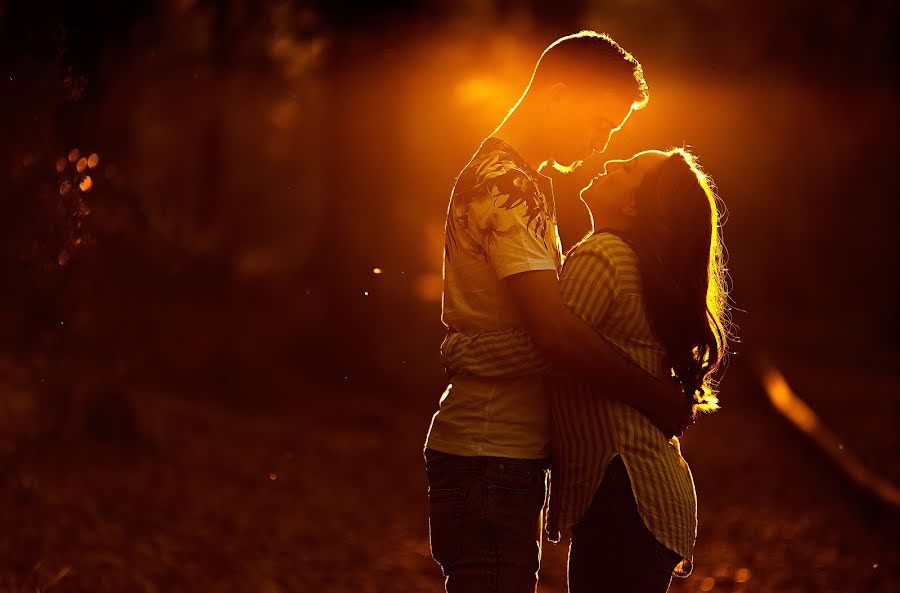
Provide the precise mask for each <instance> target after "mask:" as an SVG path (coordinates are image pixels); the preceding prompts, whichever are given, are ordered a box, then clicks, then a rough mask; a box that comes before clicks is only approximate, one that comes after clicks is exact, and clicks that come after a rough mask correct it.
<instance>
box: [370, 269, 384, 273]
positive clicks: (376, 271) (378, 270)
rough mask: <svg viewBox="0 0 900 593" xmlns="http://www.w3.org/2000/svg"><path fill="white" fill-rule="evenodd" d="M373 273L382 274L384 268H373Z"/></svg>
mask: <svg viewBox="0 0 900 593" xmlns="http://www.w3.org/2000/svg"><path fill="white" fill-rule="evenodd" d="M372 273H373V274H381V273H382V270H381V268H372Z"/></svg>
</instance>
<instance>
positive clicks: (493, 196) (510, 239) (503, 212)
mask: <svg viewBox="0 0 900 593" xmlns="http://www.w3.org/2000/svg"><path fill="white" fill-rule="evenodd" d="M481 173H482V175H483V180H484V181H483V186H482V188H481V191H479V197H478V198H476V199H475V200H473V202H472V203H471V204H470V206H469V232H470V233H471V235H472V239H473V240H474V241H475V242H476V243H477V244H478V245H479V246H480V247H481V249H482V250H483V251H484V253H485V255H486V256H487V259H488V261H489V262H490V264H491V266H492V267H493V268H494V272H495V273H496V274H497V277H498V278H505V277H507V276H512V275H513V274H519V273H522V272H528V271H531V270H556V269H557V264H556V261H555V259H554V257H553V255H552V254H551V251H550V246H548V245H547V240H548V239H547V235H548V233H547V225H548V224H552V222H551V221H548V220H547V216H546V206H545V205H544V202H543V198H542V197H541V196H540V194H539V193H538V192H537V189H536V188H535V186H534V183H533V182H532V181H531V179H529V177H528V176H527V175H526V174H525V173H524V172H523V171H522V170H521V169H519V168H517V167H516V166H515V164H514V163H511V162H509V161H504V160H498V161H496V162H495V163H494V164H493V165H492V166H491V167H490V168H489V169H488V170H487V171H485V172H481Z"/></svg>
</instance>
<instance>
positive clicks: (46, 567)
mask: <svg viewBox="0 0 900 593" xmlns="http://www.w3.org/2000/svg"><path fill="white" fill-rule="evenodd" d="M724 387H725V391H724V397H723V399H724V405H725V407H724V409H723V410H722V411H721V412H720V413H718V414H716V415H714V416H712V417H709V418H706V419H704V420H703V421H702V422H701V423H700V424H698V425H697V426H695V427H694V428H692V429H691V430H690V431H689V432H688V434H687V435H686V437H685V439H684V441H683V449H684V453H685V456H686V458H687V459H688V461H689V462H690V464H691V466H692V469H693V471H694V475H695V478H696V482H697V487H698V491H699V496H700V521H701V527H700V539H699V543H698V547H697V550H696V562H695V571H694V574H693V575H692V576H691V577H690V578H689V579H687V580H683V581H682V580H678V579H676V581H675V583H674V584H673V587H672V591H674V592H676V593H677V592H684V591H722V592H747V593H749V592H765V593H792V592H801V591H802V592H809V593H813V592H816V593H827V592H830V591H834V592H838V591H840V592H845V591H860V592H866V593H888V592H893V591H896V590H898V589H897V584H896V583H898V582H900V580H898V579H900V548H898V544H897V543H896V541H897V540H896V538H894V539H891V537H890V536H889V535H887V534H886V532H884V533H882V531H881V530H883V529H884V526H883V524H882V523H879V518H878V517H877V516H876V517H875V518H874V519H873V516H872V514H871V513H868V514H867V513H866V512H863V510H861V506H860V505H859V504H858V503H856V502H854V501H855V500H856V499H854V498H852V496H850V493H848V491H847V488H845V487H844V485H843V483H842V482H841V481H840V479H839V478H838V476H836V475H835V474H834V473H833V472H832V471H831V469H830V468H829V466H828V465H827V464H824V463H822V462H821V460H819V459H818V458H817V456H816V455H815V452H814V451H813V450H811V449H810V448H808V447H806V446H804V443H803V442H802V440H800V439H798V438H797V437H796V435H795V434H794V433H792V431H791V430H790V429H789V428H788V426H787V425H786V424H785V423H783V422H781V421H780V420H779V418H778V417H777V416H775V415H774V414H773V413H772V411H771V410H770V409H769V408H768V406H767V404H766V402H765V400H764V398H763V395H762V392H761V390H760V387H759V385H758V382H757V380H756V378H755V377H754V375H753V373H752V372H751V371H750V370H749V369H748V368H746V366H744V365H742V364H741V363H740V362H737V363H736V364H734V365H733V366H732V368H731V369H730V370H729V374H728V376H727V377H726V379H725V382H724ZM308 389H309V392H307V393H303V394H302V397H301V396H298V399H297V401H298V402H307V403H305V404H301V403H295V404H291V405H280V406H276V407H274V408H273V407H269V408H267V409H266V410H265V411H256V412H253V413H249V412H242V411H240V410H236V409H233V408H227V409H226V408H222V407H220V406H215V405H213V404H210V403H204V404H198V403H187V402H185V401H180V400H176V399H172V398H164V397H163V398H160V397H156V398H153V397H144V398H138V401H137V405H138V407H139V410H140V413H141V419H142V427H143V430H144V432H145V433H146V434H147V435H148V442H149V444H148V445H145V446H142V447H140V448H139V449H137V450H134V451H128V452H120V453H111V452H109V450H108V449H107V448H104V447H101V446H98V445H78V446H75V445H73V446H71V447H67V448H66V449H65V450H56V451H51V452H50V453H49V454H45V455H43V456H41V457H40V458H30V459H26V460H24V461H23V462H22V463H21V464H20V466H19V468H18V469H17V472H18V473H17V475H16V476H15V477H14V479H13V478H10V479H9V480H7V484H6V486H5V487H4V489H3V491H2V495H3V497H4V500H0V503H3V508H5V509H7V512H6V513H4V514H3V515H2V524H0V528H2V529H0V533H2V534H3V535H2V539H0V591H4V592H5V591H10V592H16V593H18V592H20V591H21V592H24V591H28V592H34V591H36V590H40V591H46V590H48V589H50V590H52V591H59V592H61V593H62V592H68V591H71V592H81V591H83V592H90V593H106V592H110V593H111V592H122V591H149V592H160V593H177V592H181V591H184V592H188V591H190V592H205V591H210V592H212V591H217V592H218V591H222V592H230V591H233V592H241V593H245V592H246V593H251V592H252V593H257V592H260V593H279V592H306V591H309V592H316V593H318V592H331V591H334V592H340V593H343V592H347V593H350V592H352V593H366V592H372V593H375V592H385V593H407V592H409V593H413V592H415V593H419V592H426V591H435V592H436V591H440V590H441V586H440V573H439V571H438V569H437V567H436V566H435V565H434V564H433V562H432V561H431V559H430V557H429V552H428V545H427V540H426V538H427V523H426V521H427V518H426V509H425V495H424V491H425V480H424V474H423V471H422V465H421V452H420V449H421V443H422V440H423V433H424V428H425V426H426V424H427V421H428V418H429V416H430V413H431V411H432V408H433V406H434V405H435V403H436V400H437V395H438V392H439V389H438V386H435V390H434V393H433V394H431V395H429V394H423V395H421V396H411V395H410V394H389V393H377V392H371V391H363V390H359V391H357V390H354V389H353V388H352V386H348V388H347V389H346V390H344V391H343V392H341V393H326V392H325V391H323V390H321V389H316V388H308ZM312 401H316V402H318V403H316V404H315V405H311V404H310V403H309V402H312ZM9 509H12V512H10V511H9ZM564 562H565V549H564V548H562V547H561V546H554V545H552V544H547V545H545V558H544V566H543V571H542V579H541V585H540V591H545V592H547V593H562V592H563V591H564V590H565V565H564Z"/></svg>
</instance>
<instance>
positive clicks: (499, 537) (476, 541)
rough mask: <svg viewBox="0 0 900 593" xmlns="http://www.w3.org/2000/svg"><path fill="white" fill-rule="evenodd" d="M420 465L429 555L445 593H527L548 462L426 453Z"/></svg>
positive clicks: (534, 568) (535, 565)
mask: <svg viewBox="0 0 900 593" xmlns="http://www.w3.org/2000/svg"><path fill="white" fill-rule="evenodd" d="M425 467H426V471H427V473H428V507H429V526H430V538H431V555H432V557H433V558H434V559H435V561H437V563H438V564H440V565H441V569H442V570H443V572H444V577H445V586H446V589H447V593H500V592H503V593H533V592H534V590H535V587H536V585H537V572H538V569H539V568H540V563H541V533H542V525H541V516H542V513H541V511H542V510H543V508H544V502H545V498H546V495H547V468H548V467H549V461H547V460H543V459H508V458H504V457H462V456H459V455H451V454H449V453H441V452H439V451H434V450H432V449H426V450H425Z"/></svg>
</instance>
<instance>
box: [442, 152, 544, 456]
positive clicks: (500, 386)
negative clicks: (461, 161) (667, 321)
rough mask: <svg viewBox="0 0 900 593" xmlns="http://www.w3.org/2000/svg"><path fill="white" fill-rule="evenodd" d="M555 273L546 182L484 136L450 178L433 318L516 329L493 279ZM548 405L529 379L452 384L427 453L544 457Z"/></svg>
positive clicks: (457, 325) (468, 327) (478, 327)
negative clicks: (440, 284)
mask: <svg viewBox="0 0 900 593" xmlns="http://www.w3.org/2000/svg"><path fill="white" fill-rule="evenodd" d="M561 267H562V246H561V244H560V241H559V234H558V232H557V228H556V208H555V204H554V201H553V192H552V187H551V185H550V183H549V180H548V179H547V178H545V177H544V176H542V175H540V174H539V173H538V172H537V171H535V170H533V169H532V168H531V167H530V166H529V165H528V163H526V162H525V160H524V159H523V158H522V157H521V156H519V155H518V154H517V153H516V152H515V150H514V149H513V148H512V147H510V146H509V145H508V144H506V143H505V142H503V141H502V140H500V139H498V138H488V139H487V140H485V141H484V143H483V144H482V145H481V148H480V149H479V150H478V152H477V153H475V156H474V157H472V160H471V161H469V163H468V165H466V167H465V168H464V169H463V170H462V172H461V173H460V174H459V177H457V179H456V184H455V186H454V188H453V193H452V195H451V198H450V206H449V208H448V210H447V222H446V226H445V240H444V291H443V308H442V315H441V319H442V320H443V322H444V324H445V325H446V326H447V327H448V328H449V329H450V331H459V332H464V333H485V332H491V331H496V330H502V329H511V328H517V327H522V321H521V319H520V317H519V315H518V313H517V311H516V308H515V305H514V303H513V302H512V300H511V299H510V296H509V294H508V293H507V291H506V289H505V287H504V285H503V283H502V282H501V280H502V279H503V278H506V277H507V276H512V275H513V274H520V273H522V272H528V271H532V270H553V271H556V272H557V273H558V272H559V270H560V268H561ZM549 441H550V423H549V402H548V400H547V394H546V391H545V390H544V389H543V388H542V385H541V382H540V381H536V380H535V378H534V377H530V378H514V379H484V378H476V377H469V376H456V377H451V384H450V385H448V386H447V389H446V390H445V391H444V394H443V395H442V396H441V403H440V409H439V410H438V412H437V413H436V414H435V415H434V418H433V419H432V423H431V429H430V430H429V434H428V438H427V441H426V443H425V444H426V447H429V448H431V449H435V450H438V451H443V452H445V453H454V454H456V455H469V456H471V455H488V456H497V457H513V458H521V459H526V458H530V459H537V458H541V457H546V456H547V455H548V454H549Z"/></svg>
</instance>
